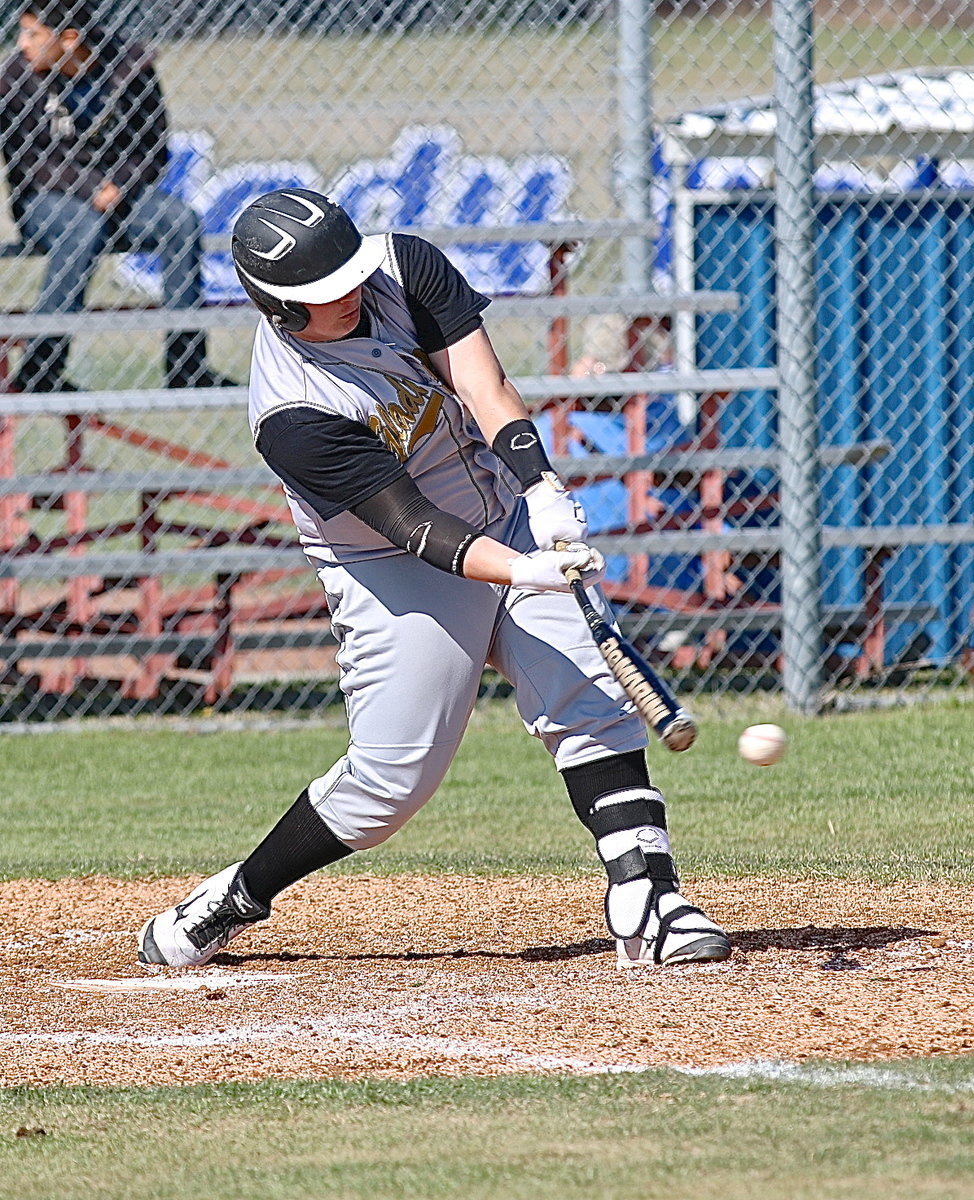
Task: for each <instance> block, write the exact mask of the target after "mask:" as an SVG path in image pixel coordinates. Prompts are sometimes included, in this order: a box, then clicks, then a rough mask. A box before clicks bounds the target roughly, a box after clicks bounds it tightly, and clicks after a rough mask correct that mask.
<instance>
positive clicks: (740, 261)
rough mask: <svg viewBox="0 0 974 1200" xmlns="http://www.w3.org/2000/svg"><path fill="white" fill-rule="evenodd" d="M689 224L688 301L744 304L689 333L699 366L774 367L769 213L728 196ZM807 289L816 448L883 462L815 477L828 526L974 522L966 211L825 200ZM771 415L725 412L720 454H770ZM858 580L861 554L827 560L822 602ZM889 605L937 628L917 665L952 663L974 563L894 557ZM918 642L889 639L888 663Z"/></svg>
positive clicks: (762, 396)
mask: <svg viewBox="0 0 974 1200" xmlns="http://www.w3.org/2000/svg"><path fill="white" fill-rule="evenodd" d="M695 214H696V215H695V228H696V243H695V255H696V279H695V285H696V286H697V287H698V288H701V289H705V288H713V289H719V290H731V291H736V292H737V293H738V294H739V295H740V297H741V307H740V310H739V311H738V312H737V313H734V314H715V315H704V316H701V317H699V318H698V364H699V365H700V366H701V367H704V368H711V367H765V366H773V365H774V361H775V352H774V322H775V302H774V289H775V273H774V245H773V223H774V208H773V203H772V202H771V200H770V198H769V197H768V196H767V195H766V194H761V195H755V196H753V197H750V196H748V197H744V196H742V195H741V194H740V193H737V194H734V195H732V196H728V198H727V200H725V201H721V202H716V203H715V202H699V203H698V204H697V205H696V206H695ZM817 273H818V297H819V304H818V313H817V331H818V335H817V336H818V380H819V414H820V422H821V424H820V440H821V443H822V444H823V445H845V444H849V443H853V442H858V441H867V440H872V439H882V440H883V441H886V442H888V443H889V444H890V446H891V448H892V450H891V453H890V454H889V455H888V456H887V457H886V458H885V459H883V460H881V461H879V462H877V463H874V464H871V465H869V466H866V467H852V466H841V467H836V468H832V469H829V470H823V472H822V476H821V513H822V520H823V523H824V524H825V525H829V526H863V525H897V524H908V525H916V524H925V525H942V524H946V523H951V522H972V521H974V455H972V448H974V195H972V194H971V193H946V192H945V193H928V194H926V195H923V196H909V195H903V194H898V195H875V194H868V195H866V194H839V195H835V196H828V197H822V198H821V200H820V203H819V210H818V234H817ZM774 413H775V405H774V396H773V394H771V393H767V392H747V393H740V394H737V395H735V396H732V397H730V398H729V400H728V401H727V404H726V407H725V409H724V412H723V417H722V432H723V435H724V440H725V441H726V443H727V444H728V445H736V446H761V447H765V446H770V445H772V444H773V442H774V437H775V415H774ZM745 482H747V481H745ZM750 482H752V483H753V484H755V485H758V484H760V483H767V482H768V480H759V479H757V478H752V479H751V481H750ZM862 566H863V553H862V552H861V551H858V550H830V551H828V552H826V554H825V555H824V558H823V574H822V579H823V602H824V603H825V604H838V605H845V604H857V603H859V602H860V601H861V600H862V589H863V571H862ZM884 596H885V598H886V600H887V601H889V602H890V603H896V602H902V603H914V604H916V603H923V604H930V605H933V606H935V607H936V609H937V611H938V613H939V614H940V616H939V619H938V620H937V621H934V622H931V623H929V624H928V625H926V626H925V627H924V630H923V632H924V633H925V634H926V635H927V636H928V637H929V639H930V645H929V648H928V651H927V654H928V656H929V657H930V658H932V659H934V660H936V661H939V662H945V661H947V660H949V659H951V658H953V657H955V656H956V655H957V653H958V652H959V650H960V649H961V648H962V647H965V646H968V645H970V644H971V641H972V638H971V622H972V613H971V607H972V597H974V547H971V546H957V547H950V546H937V545H930V546H926V547H924V546H919V547H906V548H902V549H899V550H897V551H895V552H893V553H892V554H891V555H890V557H889V558H888V559H887V560H886V567H885V586H884ZM916 632H917V630H916V628H915V627H906V626H904V627H901V628H899V629H894V630H893V631H892V633H891V636H890V638H889V641H888V644H887V651H888V655H889V657H890V658H891V659H893V658H895V657H896V656H897V655H898V653H900V652H901V651H902V649H903V647H904V646H905V645H906V644H908V642H909V641H910V640H912V638H913V637H914V635H915V634H916Z"/></svg>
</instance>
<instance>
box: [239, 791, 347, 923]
mask: <svg viewBox="0 0 974 1200" xmlns="http://www.w3.org/2000/svg"><path fill="white" fill-rule="evenodd" d="M351 853H352V849H351V847H350V846H346V845H345V843H344V842H340V841H339V840H338V838H336V837H335V835H334V834H333V833H332V831H331V830H330V829H329V828H328V826H327V825H326V824H325V822H324V821H323V820H322V819H321V817H320V816H319V815H318V813H317V811H316V810H315V807H314V805H313V804H312V803H311V800H310V799H309V797H308V791H307V788H306V789H305V790H304V791H303V792H302V793H301V795H300V796H298V798H297V800H295V802H294V803H293V804H292V805H291V807H290V808H289V809H288V810H287V812H286V813H285V814H284V816H283V817H281V819H280V820H279V821H278V823H277V824H276V825H275V826H274V828H273V829H272V830H271V831H270V833H269V834H268V835H267V837H265V838H264V840H263V841H262V842H261V843H260V845H259V846H258V847H257V848H256V850H254V851H253V853H252V854H251V855H250V857H249V858H247V859H245V860H244V862H243V864H242V866H241V868H240V872H241V874H242V876H243V881H244V886H245V887H246V889H247V891H248V893H249V894H250V896H251V897H252V898H253V899H254V900H256V901H257V902H258V903H259V904H265V905H267V906H268V907H270V902H271V901H272V900H273V899H274V897H275V896H276V895H277V894H278V892H283V891H284V889H285V888H286V887H290V886H291V884H292V883H296V882H297V881H298V880H299V879H303V878H304V877H305V875H310V874H311V872H312V871H317V870H319V869H320V868H321V867H327V866H328V864H329V863H333V862H337V861H338V860H339V859H340V858H347V857H348V855H349V854H351Z"/></svg>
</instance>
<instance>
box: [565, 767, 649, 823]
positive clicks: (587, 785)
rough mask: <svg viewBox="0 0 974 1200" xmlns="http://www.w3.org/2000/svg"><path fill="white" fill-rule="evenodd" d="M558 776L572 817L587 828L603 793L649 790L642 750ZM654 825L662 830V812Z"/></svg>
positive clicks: (574, 769) (569, 768) (569, 769)
mask: <svg viewBox="0 0 974 1200" xmlns="http://www.w3.org/2000/svg"><path fill="white" fill-rule="evenodd" d="M561 774H562V778H563V779H564V781H565V787H566V788H568V796H569V798H570V799H571V802H572V808H574V810H575V815H576V816H577V817H578V819H579V820H580V821H581V822H582V824H583V825H584V826H585V828H586V829H588V828H589V826H590V824H591V815H590V814H591V811H592V805H593V804H594V803H595V801H596V800H597V799H598V798H599V796H602V795H604V794H605V793H606V792H621V791H624V790H625V789H626V788H648V787H652V784H651V783H650V782H649V771H648V770H647V768H646V755H645V754H644V752H643V751H642V750H631V751H630V752H629V753H628V754H613V755H612V756H611V757H609V758H599V759H597V760H596V761H595V762H589V763H583V764H582V765H581V766H580V767H568V768H567V769H566V770H564V771H562V773H561ZM654 823H656V824H658V825H659V826H660V827H661V828H662V829H665V828H666V817H665V815H664V813H662V812H661V813H660V814H659V817H658V819H654Z"/></svg>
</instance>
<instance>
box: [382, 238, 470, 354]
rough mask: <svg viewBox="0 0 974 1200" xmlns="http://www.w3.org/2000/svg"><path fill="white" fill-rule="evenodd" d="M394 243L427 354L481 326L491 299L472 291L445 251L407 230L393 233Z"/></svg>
mask: <svg viewBox="0 0 974 1200" xmlns="http://www.w3.org/2000/svg"><path fill="white" fill-rule="evenodd" d="M392 245H393V248H394V249H395V252H396V259H397V261H398V263H399V270H400V271H401V272H402V284H403V289H404V291H405V293H406V303H407V304H408V305H409V311H410V313H411V314H412V318H413V321H414V322H415V325H416V332H417V333H418V334H419V344H420V347H421V348H422V349H423V350H425V351H426V352H427V354H433V353H435V352H436V351H437V350H445V349H446V347H447V346H452V345H454V344H455V343H456V342H459V341H460V339H461V338H465V337H466V336H467V334H468V333H473V331H474V330H475V329H479V328H480V325H481V324H482V322H481V320H480V314H481V313H482V312H483V310H484V309H485V308H486V307H487V305H488V304H490V301H489V300H488V299H487V297H486V296H482V295H481V294H480V292H475V291H474V290H473V288H472V287H471V286H470V284H469V283H467V281H466V279H464V277H463V276H462V275H461V274H460V272H459V271H458V270H457V269H456V267H455V266H454V265H453V263H451V262H450V260H449V259H448V258H447V257H446V255H445V254H444V253H443V251H442V250H439V249H438V248H437V247H436V246H434V245H432V243H430V242H427V241H426V240H425V239H424V238H419V237H413V236H412V235H411V234H407V233H394V234H393V235H392Z"/></svg>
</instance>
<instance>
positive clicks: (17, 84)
mask: <svg viewBox="0 0 974 1200" xmlns="http://www.w3.org/2000/svg"><path fill="white" fill-rule="evenodd" d="M19 24H20V28H19V33H18V36H17V52H16V54H14V55H13V56H12V57H11V58H10V59H9V60H8V61H7V62H6V63H5V64H4V66H3V68H2V70H0V153H2V154H3V159H4V162H5V164H6V170H7V184H8V188H9V192H10V205H11V212H12V215H13V217H14V220H15V221H16V223H17V226H18V228H19V230H20V234H21V237H22V238H23V240H24V243H25V244H26V245H28V246H29V247H30V248H31V249H35V250H41V251H43V252H44V253H45V254H46V255H47V270H46V273H45V277H44V281H43V284H42V286H41V291H40V294H39V296H38V298H37V301H36V303H35V305H34V311H35V312H46V313H51V312H54V313H70V312H77V311H79V310H80V309H81V308H82V306H83V304H84V296H85V291H86V289H87V286H88V283H89V282H90V280H91V277H92V275H93V273H94V270H95V267H96V265H97V262H98V258H99V256H100V255H101V254H102V253H104V252H105V251H106V250H108V249H112V248H122V247H124V248H138V249H145V250H154V251H157V252H158V253H159V254H160V256H161V259H162V268H163V299H164V303H165V305H166V306H167V307H169V308H193V307H197V306H199V305H200V304H201V303H202V261H201V260H202V238H201V230H200V223H199V218H198V217H197V215H196V213H194V211H193V210H192V209H191V208H190V206H189V205H188V204H186V203H185V202H184V201H182V200H180V199H178V198H177V197H175V196H171V195H168V194H167V193H166V192H163V191H162V190H161V189H160V187H159V186H158V185H159V182H160V180H161V178H162V176H163V173H164V171H165V168H166V160H167V145H166V139H167V130H168V119H167V115H166V107H165V103H164V101H163V96H162V90H161V88H160V86H159V80H158V76H157V75H156V72H155V69H154V66H153V62H152V55H151V53H150V52H149V51H148V50H146V49H145V48H144V47H142V46H140V45H138V44H136V43H132V44H131V45H127V46H126V45H123V44H121V43H120V42H119V41H117V40H116V39H115V38H111V37H108V36H107V35H106V34H105V32H104V30H102V29H101V28H100V27H99V25H98V23H97V21H96V13H95V11H94V9H93V6H92V5H91V4H90V3H88V2H87V0H32V2H30V3H27V4H25V6H24V8H23V9H22V10H21V15H20V22H19ZM68 349H69V339H68V338H66V337H44V338H37V339H34V340H33V341H31V342H29V343H28V344H27V346H26V347H25V350H24V356H23V359H22V361H21V364H20V368H19V370H18V372H17V375H16V376H15V378H14V380H13V383H12V386H13V387H14V389H16V390H18V391H40V392H54V391H72V390H74V387H73V385H72V384H71V383H69V382H68V381H67V380H66V379H65V377H64V368H65V363H66V360H67V356H68ZM166 383H167V386H169V387H213V386H220V385H223V384H227V385H231V386H232V381H231V380H226V379H223V378H222V377H220V376H219V375H217V374H216V373H215V372H214V371H212V370H211V369H210V368H209V367H208V366H207V363H206V340H205V336H204V335H203V334H202V333H201V332H199V331H186V332H175V333H169V334H167V335H166Z"/></svg>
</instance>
